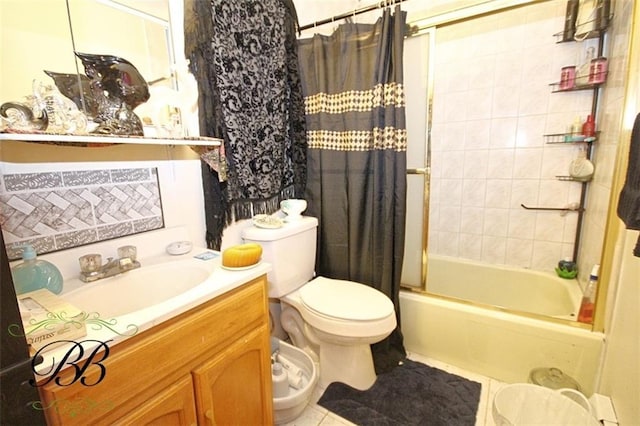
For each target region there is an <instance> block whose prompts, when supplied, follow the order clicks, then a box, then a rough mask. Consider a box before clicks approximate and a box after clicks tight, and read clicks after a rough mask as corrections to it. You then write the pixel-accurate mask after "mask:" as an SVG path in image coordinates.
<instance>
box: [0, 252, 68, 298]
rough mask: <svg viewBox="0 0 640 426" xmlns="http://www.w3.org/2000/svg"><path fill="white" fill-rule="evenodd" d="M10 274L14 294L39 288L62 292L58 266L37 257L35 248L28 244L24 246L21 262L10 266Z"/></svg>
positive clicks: (56, 292) (57, 292)
mask: <svg viewBox="0 0 640 426" xmlns="http://www.w3.org/2000/svg"><path fill="white" fill-rule="evenodd" d="M11 275H12V276H13V285H14V287H15V288H16V294H23V293H28V292H30V291H35V290H39V289H41V288H46V289H47V290H49V291H51V292H53V293H55V294H60V293H61V292H62V274H60V271H59V270H58V268H57V267H56V266H55V265H54V264H53V263H51V262H47V261H46V260H43V259H38V258H37V255H36V251H35V249H34V248H33V247H32V246H30V245H26V246H25V247H24V249H23V251H22V263H19V264H17V265H15V266H14V267H13V268H11Z"/></svg>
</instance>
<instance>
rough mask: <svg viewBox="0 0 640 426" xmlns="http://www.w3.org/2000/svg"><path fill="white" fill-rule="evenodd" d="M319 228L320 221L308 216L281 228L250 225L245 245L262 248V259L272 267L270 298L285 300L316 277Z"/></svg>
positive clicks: (245, 231)
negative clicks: (252, 244) (253, 244)
mask: <svg viewBox="0 0 640 426" xmlns="http://www.w3.org/2000/svg"><path fill="white" fill-rule="evenodd" d="M317 228H318V219H316V218H315V217H309V216H304V217H303V218H302V219H299V220H296V221H294V222H285V223H284V224H283V226H282V227H281V228H276V229H265V228H258V227H256V226H250V227H248V228H246V229H245V230H244V231H243V232H242V239H243V240H244V242H247V243H258V244H260V245H261V246H262V260H264V261H265V262H269V263H270V264H271V267H272V270H271V272H269V273H268V275H267V279H268V281H269V297H275V298H279V297H282V296H284V295H285V294H288V293H291V292H292V291H294V290H296V289H298V288H299V287H301V286H302V285H303V284H305V283H306V282H308V281H309V280H311V279H312V278H313V271H314V267H315V262H316V235H317Z"/></svg>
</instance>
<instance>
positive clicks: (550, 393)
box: [493, 383, 600, 426]
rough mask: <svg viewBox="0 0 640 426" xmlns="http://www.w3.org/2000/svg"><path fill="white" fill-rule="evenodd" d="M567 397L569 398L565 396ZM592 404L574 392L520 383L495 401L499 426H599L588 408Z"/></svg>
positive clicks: (503, 390) (499, 393)
mask: <svg viewBox="0 0 640 426" xmlns="http://www.w3.org/2000/svg"><path fill="white" fill-rule="evenodd" d="M565 393H566V395H565ZM587 407H590V406H589V402H588V400H587V399H586V397H584V395H582V394H580V393H579V392H577V391H576V390H574V389H559V390H552V389H549V388H546V387H543V386H538V385H533V384H527V383H517V384H513V385H507V386H505V387H503V388H502V389H500V390H499V391H498V392H497V393H496V396H495V398H494V400H493V419H494V421H495V423H496V426H511V425H534V424H535V425H582V426H599V425H600V422H598V421H597V420H596V418H595V417H594V416H593V415H592V414H591V412H590V410H589V409H588V408H587Z"/></svg>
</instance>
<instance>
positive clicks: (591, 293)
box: [578, 265, 600, 324]
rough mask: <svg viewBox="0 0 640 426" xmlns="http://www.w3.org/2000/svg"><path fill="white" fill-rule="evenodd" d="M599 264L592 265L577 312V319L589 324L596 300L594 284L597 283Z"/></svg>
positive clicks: (591, 320)
mask: <svg viewBox="0 0 640 426" xmlns="http://www.w3.org/2000/svg"><path fill="white" fill-rule="evenodd" d="M599 270H600V265H594V266H593V270H592V271H591V275H590V276H589V283H588V284H587V288H585V289H584V295H583V296H582V303H581V304H580V312H579V313H578V321H580V322H583V323H586V324H591V323H592V322H593V308H594V307H595V302H596V286H597V285H598V273H599Z"/></svg>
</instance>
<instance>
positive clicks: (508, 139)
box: [429, 1, 606, 271]
mask: <svg viewBox="0 0 640 426" xmlns="http://www.w3.org/2000/svg"><path fill="white" fill-rule="evenodd" d="M565 7H566V3H565V2H555V1H552V2H544V3H541V4H535V5H532V6H527V7H523V8H518V9H514V10H510V11H507V12H503V13H499V14H495V15H490V16H484V17H481V18H477V19H473V20H471V21H468V22H463V23H459V24H454V25H451V26H448V27H443V28H438V29H437V31H436V53H435V61H436V64H435V79H434V111H433V129H432V181H431V197H430V206H429V210H430V217H429V227H430V228H429V231H430V234H429V252H430V253H437V254H443V255H448V256H455V257H461V258H467V259H473V260H480V261H484V262H490V263H493V264H509V265H514V266H520V267H526V268H533V269H538V270H547V271H550V270H553V267H554V266H555V265H556V264H557V262H558V260H559V259H562V258H564V257H572V251H573V243H574V238H575V232H576V222H577V215H576V213H574V212H570V213H568V214H561V213H560V212H557V211H535V210H525V209H524V208H523V207H522V206H521V204H524V205H526V206H531V207H553V208H564V207H566V206H569V205H570V204H572V203H577V202H578V201H579V200H580V191H581V184H580V183H577V182H570V181H562V180H559V179H558V178H557V176H566V175H568V169H569V164H570V163H571V161H572V160H573V159H574V158H576V157H577V155H578V145H577V144H569V143H568V144H547V143H545V138H544V135H545V134H557V133H564V132H565V131H566V129H567V126H568V125H570V124H571V123H572V122H573V121H574V119H575V117H577V116H578V117H580V119H581V121H584V120H585V119H586V117H587V114H589V113H590V110H591V99H592V92H591V91H576V92H567V93H552V90H553V88H552V87H551V86H550V85H551V84H552V83H554V82H557V81H559V77H560V69H561V68H562V67H563V66H566V65H575V64H579V63H580V62H581V61H583V60H584V55H585V51H586V47H587V46H594V45H595V46H597V42H595V41H594V40H590V41H586V42H583V43H577V42H570V43H556V41H557V40H556V38H555V37H554V34H556V33H558V32H559V31H561V30H562V28H563V19H564V12H565ZM605 88H606V86H605ZM596 120H597V123H596V124H597V127H598V130H601V129H600V125H601V123H600V122H598V120H599V117H596ZM596 143H597V142H596ZM594 162H595V163H596V174H597V173H598V172H599V170H598V164H597V158H596V159H594ZM589 208H590V206H587V209H589Z"/></svg>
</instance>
